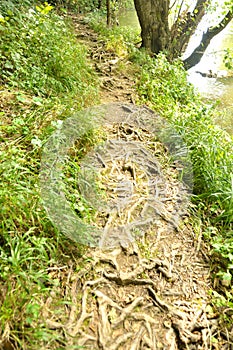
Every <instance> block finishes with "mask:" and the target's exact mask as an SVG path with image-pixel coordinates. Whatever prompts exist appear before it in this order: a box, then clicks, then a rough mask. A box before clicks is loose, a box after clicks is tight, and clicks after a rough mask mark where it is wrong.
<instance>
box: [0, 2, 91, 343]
mask: <svg viewBox="0 0 233 350" xmlns="http://www.w3.org/2000/svg"><path fill="white" fill-rule="evenodd" d="M15 3H16V4H14V3H13V2H3V3H2V2H1V5H0V13H1V14H2V16H1V19H0V20H1V22H0V34H1V35H0V57H1V60H0V77H1V78H0V79H1V81H0V84H1V96H0V105H1V111H0V117H1V122H0V143H1V147H0V174H1V183H0V202H1V203H0V204H1V214H0V216H1V218H0V222H1V228H0V231H1V234H0V243H1V244H0V266H1V267H0V270H1V272H0V302H1V315H0V329H1V331H0V332H2V334H1V336H2V339H3V341H5V343H4V342H3V344H2V346H3V347H4V346H5V347H8V346H10V345H7V344H12V346H14V347H16V348H20V349H39V348H40V347H41V348H45V344H46V346H47V344H48V346H50V348H57V347H56V345H53V344H54V343H56V341H58V340H59V339H56V337H55V335H54V334H53V333H52V332H51V331H50V330H49V329H48V328H46V325H45V318H46V316H43V315H42V307H43V304H44V303H45V301H46V300H47V298H48V297H49V296H50V293H51V291H52V290H53V289H57V288H58V285H59V283H60V282H59V280H58V279H56V278H54V276H53V277H52V276H51V275H50V271H53V269H54V271H56V269H57V271H59V268H60V266H62V265H64V263H65V262H68V261H69V259H70V256H71V254H73V259H77V258H78V257H79V255H80V254H81V253H82V252H83V247H78V246H77V245H75V244H74V243H73V242H72V244H71V243H70V242H69V241H68V240H67V239H66V238H65V237H64V236H63V235H62V234H60V233H59V232H57V231H56V230H55V229H54V227H53V226H52V224H51V222H50V221H49V220H48V218H47V215H46V213H45V211H44V209H43V206H42V204H41V202H40V193H39V185H38V174H39V170H40V158H41V150H42V146H43V144H44V143H45V142H46V140H47V139H48V137H49V135H50V134H51V133H52V132H53V131H54V130H55V128H56V124H57V123H58V121H59V120H62V119H64V118H66V117H68V116H70V115H72V114H73V113H74V111H76V110H80V109H81V108H84V107H86V106H89V105H92V104H96V102H97V101H98V80H97V77H96V75H95V72H94V71H93V69H92V68H91V65H90V64H89V62H88V60H87V57H86V49H85V47H83V46H81V45H79V44H77V41H76V39H75V35H74V32H73V29H72V27H71V26H70V25H69V24H67V23H66V22H65V21H64V19H63V18H62V17H59V16H58V15H57V14H55V13H54V12H53V10H52V9H51V7H50V6H49V5H48V4H45V5H40V6H39V7H30V8H29V7H25V8H22V6H21V5H17V2H15ZM24 4H26V2H25V3H24ZM55 299H57V301H56V302H57V303H58V304H59V303H63V302H64V301H62V300H61V298H60V296H59V295H58V296H55ZM67 302H68V301H67ZM44 317H45V318H44ZM61 337H62V336H61ZM58 338H59V337H58ZM10 348H12V347H11V346H10Z"/></svg>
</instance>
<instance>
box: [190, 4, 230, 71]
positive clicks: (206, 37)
mask: <svg viewBox="0 0 233 350" xmlns="http://www.w3.org/2000/svg"><path fill="white" fill-rule="evenodd" d="M232 18H233V12H232V11H229V12H228V13H227V15H226V16H225V17H224V18H223V20H222V21H221V22H220V23H219V24H218V25H217V26H215V27H212V28H208V29H207V31H206V32H205V33H203V35H202V39H201V42H200V44H199V45H198V46H197V47H196V48H195V50H194V51H193V52H192V54H191V55H190V56H189V57H187V58H186V59H185V60H184V61H183V63H184V67H185V69H186V70H188V69H190V68H192V67H194V66H195V65H196V64H198V63H199V62H200V60H201V59H202V56H203V55H204V53H205V51H206V49H207V47H208V45H209V43H210V41H211V39H213V37H214V36H215V35H217V34H219V33H220V32H221V31H222V30H223V29H224V28H225V27H226V26H227V25H228V24H229V23H230V21H231V20H232Z"/></svg>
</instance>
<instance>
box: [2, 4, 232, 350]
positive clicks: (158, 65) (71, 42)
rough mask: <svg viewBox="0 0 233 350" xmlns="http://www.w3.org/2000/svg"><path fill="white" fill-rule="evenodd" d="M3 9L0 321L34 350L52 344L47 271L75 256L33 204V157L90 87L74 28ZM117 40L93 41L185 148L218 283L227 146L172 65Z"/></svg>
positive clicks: (228, 196) (93, 89) (41, 15)
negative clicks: (46, 314)
mask: <svg viewBox="0 0 233 350" xmlns="http://www.w3.org/2000/svg"><path fill="white" fill-rule="evenodd" d="M9 6H10V5H9V3H8V2H7V1H6V2H3V3H2V4H1V14H2V16H3V17H1V18H0V32H1V36H0V53H1V63H0V75H1V100H0V103H1V112H0V115H1V134H0V137H1V139H0V142H1V151H0V162H1V163H0V164H1V187H0V197H1V236H0V240H1V247H0V264H1V272H0V289H1V299H0V302H1V315H0V322H1V329H2V332H4V331H5V335H6V334H7V333H8V334H10V336H9V337H10V339H11V341H13V342H14V343H15V344H16V343H17V344H18V347H20V348H27V349H29V348H31V349H35V348H39V347H40V346H41V345H42V344H43V342H46V344H49V343H50V342H53V332H51V331H49V330H48V329H47V328H46V327H45V325H44V323H43V320H41V306H42V305H43V302H44V301H45V300H46V299H47V298H48V296H49V293H50V291H51V290H52V288H54V285H55V284H56V283H58V281H57V280H54V279H53V278H52V277H51V276H50V274H49V271H50V270H51V269H53V268H54V267H56V266H58V267H59V266H62V264H63V263H64V262H65V261H68V260H69V259H70V258H71V256H72V259H73V258H75V257H78V256H79V254H80V251H81V249H82V248H81V247H78V246H77V245H75V244H74V243H70V242H69V240H68V239H66V238H65V237H64V236H63V235H61V234H60V233H59V232H57V231H56V230H55V228H54V227H53V226H52V224H51V223H50V221H49V220H48V218H47V217H46V213H45V211H44V209H43V207H42V205H41V203H40V196H39V188H38V174H39V169H40V157H41V151H42V148H43V145H44V143H45V142H46V140H47V139H48V137H49V135H51V133H52V132H53V131H54V130H55V128H56V123H57V121H58V120H62V119H64V118H66V117H68V116H70V115H71V114H73V113H74V112H75V111H77V110H80V109H82V108H84V107H87V106H90V105H94V104H96V101H98V80H97V77H96V75H95V73H94V72H93V70H92V68H91V66H90V65H89V63H88V61H87V59H86V52H85V48H84V47H82V46H80V45H78V44H77V42H76V40H75V37H74V34H73V32H72V28H70V27H69V26H68V25H67V24H66V23H65V22H64V20H63V19H62V18H61V17H59V16H57V15H56V14H54V13H53V12H52V11H50V8H49V7H47V6H45V7H41V8H37V10H36V11H34V10H33V11H32V10H29V9H28V8H27V9H25V10H23V9H19V8H17V6H13V5H11V7H9ZM123 32H124V34H123ZM125 33H126V31H125V30H124V31H121V29H117V30H115V31H106V30H103V29H102V32H101V35H102V36H103V37H104V38H105V40H106V41H108V42H109V45H110V46H111V49H113V48H114V47H117V48H118V54H119V55H120V54H121V53H122V52H123V55H124V59H131V60H132V62H133V63H132V64H133V67H134V68H133V69H134V72H135V74H137V79H138V84H137V89H138V93H139V96H140V100H139V101H138V102H139V103H147V104H148V105H149V106H150V107H151V108H153V109H155V110H156V111H158V112H159V113H161V114H162V115H163V116H165V117H166V118H168V119H169V120H170V121H171V123H173V124H174V127H176V129H177V130H178V131H179V132H180V133H181V134H182V136H183V137H184V140H185V142H186V144H187V145H188V147H189V148H190V151H191V156H192V160H193V168H194V174H195V196H194V203H195V205H196V207H195V217H196V218H197V219H196V223H195V220H194V224H195V225H196V229H197V234H200V235H203V236H204V237H205V238H206V239H207V240H208V241H209V242H210V243H211V244H212V247H213V249H214V250H215V251H216V252H217V253H218V254H220V258H221V259H220V260H221V269H220V275H221V274H222V277H223V279H225V280H227V279H229V278H230V276H231V274H230V271H231V268H232V263H233V239H232V237H231V233H232V226H231V225H232V164H233V158H232V157H233V156H232V139H230V138H229V137H228V136H227V135H226V134H225V133H224V132H223V131H222V130H220V129H219V128H217V127H215V126H214V125H213V123H212V116H213V114H214V113H215V112H214V109H213V108H211V107H208V106H206V105H205V104H204V103H202V101H201V100H200V98H199V97H198V96H196V95H195V94H194V91H193V88H192V87H191V86H190V85H188V84H187V83H186V76H185V72H184V71H183V70H182V67H181V66H180V64H179V63H178V62H177V63H175V64H174V65H170V64H169V63H168V62H167V61H166V60H165V58H164V57H163V55H161V56H160V57H158V58H157V59H156V60H153V59H151V58H150V57H148V56H146V55H145V53H140V52H138V50H136V49H134V46H133V45H132V38H133V36H132V34H130V40H129V35H126V34H125ZM120 48H122V50H120ZM119 69H123V65H121V66H120V67H119ZM198 218H199V219H198ZM71 254H72V255H71ZM220 260H219V261H220ZM77 268H78V267H77ZM227 296H228V300H227V299H226V298H227V297H226V296H225V297H222V299H219V302H221V303H225V304H226V305H227V303H228V305H232V304H231V303H232V294H231V293H230V291H229V290H228V294H227ZM224 298H225V299H224ZM57 302H58V303H62V302H63V300H58V301H57ZM28 344H30V347H29V345H28ZM64 346H65V345H64ZM61 348H63V347H62V344H61Z"/></svg>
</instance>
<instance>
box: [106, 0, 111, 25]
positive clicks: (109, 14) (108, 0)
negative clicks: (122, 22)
mask: <svg viewBox="0 0 233 350" xmlns="http://www.w3.org/2000/svg"><path fill="white" fill-rule="evenodd" d="M106 8H107V26H108V27H110V24H111V10H110V8H111V6H110V0H107V2H106Z"/></svg>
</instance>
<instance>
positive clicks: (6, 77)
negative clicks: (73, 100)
mask: <svg viewBox="0 0 233 350" xmlns="http://www.w3.org/2000/svg"><path fill="white" fill-rule="evenodd" d="M51 10H52V7H51V6H49V5H41V6H36V7H35V8H29V9H28V11H27V13H24V12H21V11H18V12H15V13H13V12H10V13H9V15H8V16H5V17H4V18H3V20H2V23H1V28H0V30H1V36H0V58H1V63H0V74H1V80H2V83H7V84H8V85H10V86H12V87H14V88H18V89H23V90H26V91H30V92H31V93H33V94H36V95H40V96H46V97H48V96H55V95H57V94H64V93H67V92H69V93H71V92H74V93H79V94H81V95H85V94H87V92H89V93H90V94H93V93H95V92H94V91H93V89H92V88H91V85H92V84H93V83H94V81H95V77H94V75H93V71H92V70H91V68H90V66H89V65H88V64H87V62H86V50H85V48H84V47H83V46H81V45H78V44H77V42H76V39H75V35H74V33H73V32H72V30H71V28H70V27H69V26H68V25H67V23H65V21H64V19H63V18H62V17H60V16H58V15H56V14H55V13H53V11H51Z"/></svg>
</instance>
